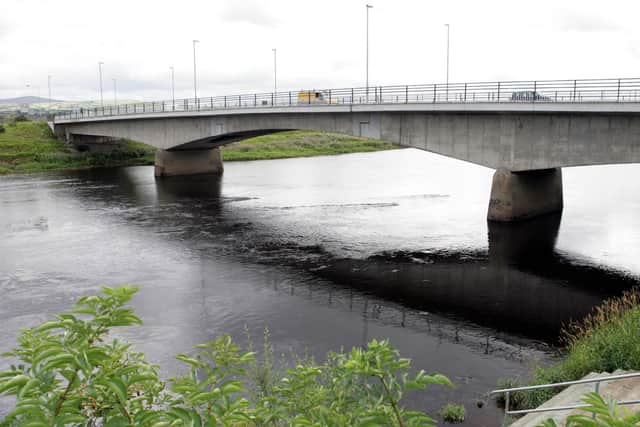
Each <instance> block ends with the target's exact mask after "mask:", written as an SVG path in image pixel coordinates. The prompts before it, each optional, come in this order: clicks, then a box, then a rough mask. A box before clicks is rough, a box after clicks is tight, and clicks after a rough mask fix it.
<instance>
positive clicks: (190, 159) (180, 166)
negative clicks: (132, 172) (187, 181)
mask: <svg viewBox="0 0 640 427" xmlns="http://www.w3.org/2000/svg"><path fill="white" fill-rule="evenodd" d="M223 170H224V167H223V165H222V155H221V153H220V149H219V148H212V149H208V150H184V151H167V150H158V151H156V158H155V176H177V175H198V174H217V175H220V174H222V172H223Z"/></svg>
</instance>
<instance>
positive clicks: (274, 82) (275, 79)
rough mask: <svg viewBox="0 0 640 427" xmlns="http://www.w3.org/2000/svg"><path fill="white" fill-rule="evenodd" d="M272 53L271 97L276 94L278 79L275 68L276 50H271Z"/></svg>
mask: <svg viewBox="0 0 640 427" xmlns="http://www.w3.org/2000/svg"><path fill="white" fill-rule="evenodd" d="M271 50H272V51H273V96H274V97H275V94H276V93H277V92H278V79H277V76H278V74H277V68H276V50H275V48H274V49H271Z"/></svg>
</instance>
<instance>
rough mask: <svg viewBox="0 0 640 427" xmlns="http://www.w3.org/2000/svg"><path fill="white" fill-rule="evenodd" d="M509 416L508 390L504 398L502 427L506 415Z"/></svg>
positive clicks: (504, 423)
mask: <svg viewBox="0 0 640 427" xmlns="http://www.w3.org/2000/svg"><path fill="white" fill-rule="evenodd" d="M508 416H509V392H507V395H506V396H505V398H504V419H503V420H502V427H506V426H507V417H508Z"/></svg>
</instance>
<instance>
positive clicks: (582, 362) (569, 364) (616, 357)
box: [498, 288, 640, 425]
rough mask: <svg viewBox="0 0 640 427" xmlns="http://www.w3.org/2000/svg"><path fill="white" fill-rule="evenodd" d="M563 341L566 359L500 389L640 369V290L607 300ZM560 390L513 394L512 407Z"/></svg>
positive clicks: (528, 404)
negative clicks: (618, 370) (524, 379)
mask: <svg viewBox="0 0 640 427" xmlns="http://www.w3.org/2000/svg"><path fill="white" fill-rule="evenodd" d="M562 340H563V342H564V343H565V352H566V354H565V358H564V360H563V361H561V362H560V363H558V364H556V365H553V366H550V367H544V368H538V369H536V370H535V371H534V373H533V375H532V378H531V379H530V380H529V381H526V382H525V381H520V380H518V379H514V378H508V379H504V380H501V381H500V382H499V384H498V388H510V387H517V386H520V385H525V383H526V384H527V385H537V384H547V383H555V382H563V381H574V380H578V379H581V378H582V377H584V376H585V375H587V374H589V373H591V372H613V371H615V370H616V369H623V370H632V371H638V370H640V289H638V288H634V289H632V290H630V291H626V292H624V293H623V294H622V295H621V296H620V297H617V298H611V299H609V300H606V301H605V302H604V303H603V304H602V305H600V306H598V307H596V308H595V309H594V310H593V312H592V313H591V314H590V315H588V316H587V317H586V318H585V319H583V320H582V321H580V322H575V323H571V324H569V325H568V326H567V327H565V328H564V329H563V331H562ZM560 391H562V389H559V388H556V389H542V390H533V391H528V392H516V393H512V394H511V397H510V399H511V400H510V402H511V403H510V407H511V408H514V409H524V408H534V407H537V406H540V405H541V404H542V403H544V402H545V401H547V400H548V399H550V398H551V397H553V396H554V395H555V394H557V393H559V392H560ZM639 419H640V418H639ZM620 425H626V424H620ZM633 425H635V424H633Z"/></svg>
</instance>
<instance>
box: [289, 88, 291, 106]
mask: <svg viewBox="0 0 640 427" xmlns="http://www.w3.org/2000/svg"><path fill="white" fill-rule="evenodd" d="M289 105H291V91H289Z"/></svg>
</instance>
